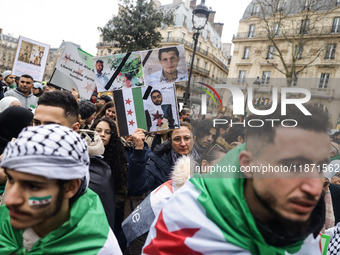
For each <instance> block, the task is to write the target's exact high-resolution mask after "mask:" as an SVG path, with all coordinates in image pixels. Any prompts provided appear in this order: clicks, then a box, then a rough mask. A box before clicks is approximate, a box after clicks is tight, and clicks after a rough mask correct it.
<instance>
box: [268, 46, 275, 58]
mask: <svg viewBox="0 0 340 255" xmlns="http://www.w3.org/2000/svg"><path fill="white" fill-rule="evenodd" d="M273 58H274V46H269V47H268V53H267V59H273Z"/></svg>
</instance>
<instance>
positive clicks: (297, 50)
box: [294, 45, 303, 59]
mask: <svg viewBox="0 0 340 255" xmlns="http://www.w3.org/2000/svg"><path fill="white" fill-rule="evenodd" d="M302 55H303V46H301V45H300V46H298V45H295V48H294V56H295V58H296V59H302Z"/></svg>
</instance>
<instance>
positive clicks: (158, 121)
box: [142, 83, 179, 132]
mask: <svg viewBox="0 0 340 255" xmlns="http://www.w3.org/2000/svg"><path fill="white" fill-rule="evenodd" d="M142 94H143V104H144V109H145V117H146V124H147V127H148V130H147V131H148V132H155V131H161V130H167V129H174V128H179V124H178V123H179V117H178V109H177V103H176V93H175V86H174V84H172V83H170V84H163V85H159V86H155V87H151V86H149V87H146V88H143V89H142Z"/></svg>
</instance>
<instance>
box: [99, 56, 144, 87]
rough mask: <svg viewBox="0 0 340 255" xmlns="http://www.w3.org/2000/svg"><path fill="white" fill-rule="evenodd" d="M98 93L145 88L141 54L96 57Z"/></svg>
mask: <svg viewBox="0 0 340 255" xmlns="http://www.w3.org/2000/svg"><path fill="white" fill-rule="evenodd" d="M93 65H94V66H95V70H94V71H95V75H96V85H97V91H98V92H103V91H113V90H117V89H123V88H135V87H140V86H144V79H143V70H142V64H141V58H140V55H139V52H132V53H124V54H116V55H110V56H102V57H94V58H93Z"/></svg>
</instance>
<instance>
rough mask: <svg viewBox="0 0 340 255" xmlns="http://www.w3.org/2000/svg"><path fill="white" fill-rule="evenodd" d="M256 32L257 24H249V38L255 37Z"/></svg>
mask: <svg viewBox="0 0 340 255" xmlns="http://www.w3.org/2000/svg"><path fill="white" fill-rule="evenodd" d="M254 34H255V24H252V25H250V26H249V32H248V38H253V37H254Z"/></svg>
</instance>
